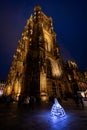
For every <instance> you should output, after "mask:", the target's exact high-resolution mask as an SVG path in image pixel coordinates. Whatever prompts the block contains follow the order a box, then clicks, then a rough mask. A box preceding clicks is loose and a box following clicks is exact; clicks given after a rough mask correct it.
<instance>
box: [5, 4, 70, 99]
mask: <svg viewBox="0 0 87 130" xmlns="http://www.w3.org/2000/svg"><path fill="white" fill-rule="evenodd" d="M63 78H64V79H63ZM65 80H66V81H65ZM65 84H66V86H67V88H65ZM68 86H69V85H68V84H67V79H66V78H65V77H64V72H63V62H62V57H61V54H60V49H59V46H58V43H57V40H56V33H55V32H54V28H53V23H52V18H51V17H49V18H48V17H47V16H46V15H45V14H44V13H43V12H42V10H41V7H40V6H36V7H35V8H34V13H33V15H31V16H30V18H29V19H28V20H27V24H26V26H25V27H24V31H23V33H22V36H21V39H20V40H19V42H18V47H17V50H16V52H15V54H14V56H13V62H12V65H11V67H10V71H9V74H8V79H7V82H6V88H5V92H4V93H5V94H6V95H9V94H12V95H13V96H16V97H17V98H18V96H19V95H20V94H21V95H29V96H35V97H36V98H38V97H39V98H41V100H42V101H47V100H48V99H49V97H51V96H52V95H57V96H62V95H63V93H64V92H65V91H66V89H67V91H70V90H69V87H68Z"/></svg>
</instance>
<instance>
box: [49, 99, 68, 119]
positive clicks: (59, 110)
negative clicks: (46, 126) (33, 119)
mask: <svg viewBox="0 0 87 130" xmlns="http://www.w3.org/2000/svg"><path fill="white" fill-rule="evenodd" d="M51 115H52V117H53V118H54V119H56V118H57V117H64V116H65V115H66V114H65V111H64V109H63V107H62V106H61V105H60V104H59V102H58V101H57V99H56V98H55V99H54V104H53V106H52V109H51Z"/></svg>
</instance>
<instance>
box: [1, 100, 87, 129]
mask: <svg viewBox="0 0 87 130" xmlns="http://www.w3.org/2000/svg"><path fill="white" fill-rule="evenodd" d="M62 106H63V108H64V110H65V112H66V115H65V116H64V117H62V118H53V117H52V116H51V105H48V104H46V105H43V106H37V107H35V108H34V109H30V108H25V107H24V106H22V107H20V108H19V107H18V106H17V104H16V103H13V104H11V105H10V106H7V105H5V104H0V130H87V106H86V104H85V106H84V109H83V108H82V107H81V105H80V106H78V107H77V106H76V104H75V103H74V102H73V101H71V100H68V101H63V102H62Z"/></svg>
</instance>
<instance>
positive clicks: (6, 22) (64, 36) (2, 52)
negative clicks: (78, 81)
mask: <svg viewBox="0 0 87 130" xmlns="http://www.w3.org/2000/svg"><path fill="white" fill-rule="evenodd" d="M36 5H40V6H41V7H42V11H43V12H44V13H45V14H46V15H47V16H48V17H52V19H53V26H54V31H55V32H56V34H57V41H58V44H59V46H60V50H61V54H62V56H63V59H64V61H65V60H73V61H75V62H76V63H77V65H78V67H79V69H80V70H85V69H87V57H86V56H87V2H86V0H7V2H6V0H0V80H1V79H3V80H6V79H7V75H8V73H9V69H10V66H11V63H12V60H13V54H14V53H15V51H16V48H17V45H18V40H20V38H21V34H22V32H23V30H24V26H25V25H26V22H27V19H29V17H30V15H31V14H33V9H34V7H35V6H36Z"/></svg>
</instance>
